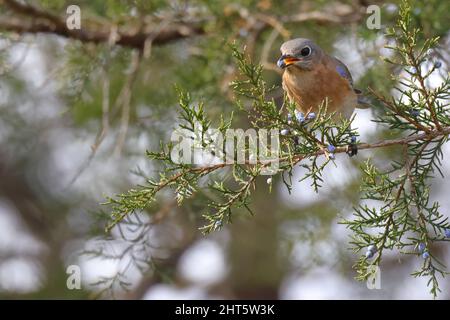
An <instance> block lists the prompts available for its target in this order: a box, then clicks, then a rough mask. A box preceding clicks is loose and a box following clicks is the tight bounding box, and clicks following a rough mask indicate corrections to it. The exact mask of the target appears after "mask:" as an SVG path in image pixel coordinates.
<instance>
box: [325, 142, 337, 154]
mask: <svg viewBox="0 0 450 320" xmlns="http://www.w3.org/2000/svg"><path fill="white" fill-rule="evenodd" d="M327 149H328V151H329V152H331V153H333V152H335V151H336V147H335V146H333V145H332V144H329V145H328V147H327Z"/></svg>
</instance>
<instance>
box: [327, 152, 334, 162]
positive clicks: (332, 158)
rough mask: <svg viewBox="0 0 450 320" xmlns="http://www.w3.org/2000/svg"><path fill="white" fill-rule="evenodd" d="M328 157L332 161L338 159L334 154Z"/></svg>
mask: <svg viewBox="0 0 450 320" xmlns="http://www.w3.org/2000/svg"><path fill="white" fill-rule="evenodd" d="M328 156H329V157H330V159H331V160H334V159H336V156H335V154H334V153H330V154H329V155H328Z"/></svg>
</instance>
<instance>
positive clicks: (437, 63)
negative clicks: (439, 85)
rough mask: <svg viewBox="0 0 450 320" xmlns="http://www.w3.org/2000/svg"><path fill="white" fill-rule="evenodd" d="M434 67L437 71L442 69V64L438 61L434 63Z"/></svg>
mask: <svg viewBox="0 0 450 320" xmlns="http://www.w3.org/2000/svg"><path fill="white" fill-rule="evenodd" d="M434 67H435V68H436V69H439V68H440V67H442V62H440V61H436V62H435V63H434Z"/></svg>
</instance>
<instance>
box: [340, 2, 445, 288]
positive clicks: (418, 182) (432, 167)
mask: <svg viewBox="0 0 450 320" xmlns="http://www.w3.org/2000/svg"><path fill="white" fill-rule="evenodd" d="M419 35H420V30H419V29H418V28H414V27H413V26H412V22H411V8H410V7H409V6H408V5H403V6H402V7H401V10H400V18H399V21H398V23H397V27H396V28H393V29H390V30H389V33H388V36H391V37H393V38H395V40H396V43H395V45H394V46H390V47H389V48H390V49H391V50H393V51H394V53H395V58H393V59H386V60H387V61H388V62H389V63H391V64H395V65H397V66H401V67H402V68H403V70H404V72H405V74H406V76H398V77H396V79H395V81H396V83H398V86H397V87H396V88H395V89H396V91H397V92H398V96H397V97H393V98H386V97H384V96H378V97H379V99H380V100H381V101H383V102H384V104H385V106H386V108H387V109H388V112H387V113H386V114H385V115H384V116H382V117H381V118H380V119H379V120H378V122H380V123H382V124H384V125H386V126H388V127H389V128H390V129H395V130H400V131H401V132H406V133H408V134H409V135H413V134H418V133H422V132H426V133H429V135H425V136H424V137H423V139H418V140H415V141H411V142H409V143H405V144H403V145H402V146H398V147H397V148H398V149H401V150H398V151H399V152H402V154H403V156H402V159H401V160H399V161H394V162H392V165H391V167H390V168H389V169H378V168H377V167H375V166H374V165H373V164H372V163H371V162H370V161H367V162H366V163H365V164H364V165H363V167H362V170H363V173H364V177H363V185H362V189H361V191H362V200H370V201H368V202H365V201H363V202H362V203H361V204H360V205H359V206H358V207H357V208H355V213H354V218H353V219H352V220H346V221H344V223H345V224H346V225H347V226H348V227H349V228H350V229H351V230H352V231H353V236H352V241H351V243H352V245H353V248H354V250H355V251H356V252H359V251H360V250H362V249H365V248H367V247H369V246H370V245H375V246H376V248H377V253H376V257H375V258H374V259H373V260H372V259H371V258H365V257H364V256H363V257H361V259H359V260H358V262H357V264H356V265H355V266H356V268H357V271H358V277H357V278H358V279H359V280H366V279H367V278H368V277H369V276H370V272H368V270H369V269H368V267H369V266H371V265H379V264H380V263H381V259H382V254H383V252H384V250H386V249H387V250H394V249H397V250H398V251H399V252H401V253H403V254H414V255H417V256H419V259H422V257H421V255H422V254H423V252H424V250H418V246H419V244H422V246H423V245H425V248H426V249H425V251H426V252H428V253H429V257H428V258H427V257H425V259H423V263H422V266H421V268H420V269H419V270H417V271H415V272H413V273H412V274H413V275H414V276H427V277H429V282H428V284H429V285H430V289H431V293H432V294H433V296H436V295H437V292H438V291H439V285H438V275H441V276H445V275H446V274H447V272H446V271H445V266H444V265H443V263H442V262H441V261H440V260H439V257H438V256H436V255H434V254H433V247H434V246H435V244H436V243H437V242H440V241H449V239H446V238H445V236H444V234H445V230H446V229H448V228H450V224H449V222H448V221H447V218H445V217H444V216H443V215H442V214H441V213H440V212H439V203H437V202H431V201H430V189H431V184H430V178H432V177H433V176H434V175H435V174H436V173H437V174H440V175H442V171H441V168H440V167H441V165H442V163H441V161H442V151H441V149H442V146H443V144H444V143H446V142H447V141H448V131H447V133H445V130H446V129H445V128H447V130H448V124H449V121H450V118H449V111H450V108H449V104H448V101H449V94H450V93H449V89H450V79H449V78H447V79H445V81H444V82H443V84H442V85H441V86H439V87H437V88H435V89H432V88H430V87H429V86H426V85H425V84H426V83H427V79H428V78H429V77H430V75H431V74H432V73H433V72H435V70H436V65H433V66H431V68H430V70H429V71H427V70H426V69H425V68H424V63H426V62H427V61H428V60H429V50H431V49H432V48H433V47H434V46H435V45H436V43H437V41H438V38H433V39H428V40H426V41H425V42H424V43H423V45H420V46H419V45H418V44H417V43H418V42H419V41H418V37H419ZM431 132H438V133H439V132H441V133H442V134H439V135H437V136H435V135H433V134H430V133H431ZM369 203H370V205H369ZM379 230H380V231H379Z"/></svg>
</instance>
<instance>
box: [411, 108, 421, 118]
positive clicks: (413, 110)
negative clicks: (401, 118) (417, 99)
mask: <svg viewBox="0 0 450 320" xmlns="http://www.w3.org/2000/svg"><path fill="white" fill-rule="evenodd" d="M409 113H410V114H411V115H412V116H413V117H418V116H419V115H420V111H419V110H418V109H411V110H410V111H409Z"/></svg>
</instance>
